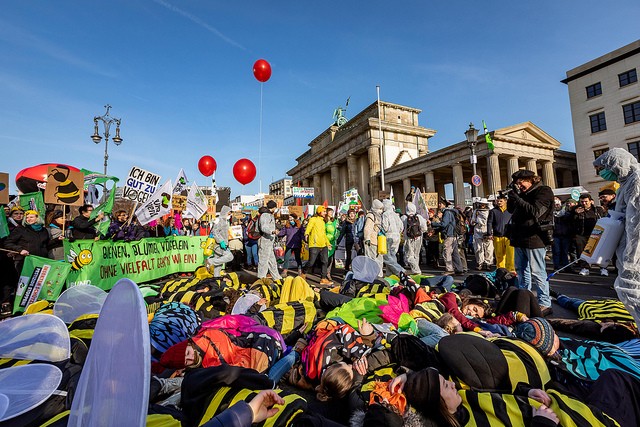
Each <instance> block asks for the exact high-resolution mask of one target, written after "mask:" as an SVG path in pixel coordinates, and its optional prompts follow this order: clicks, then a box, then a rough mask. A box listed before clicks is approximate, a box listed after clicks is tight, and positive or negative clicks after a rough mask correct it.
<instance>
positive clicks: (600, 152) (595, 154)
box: [593, 148, 609, 160]
mask: <svg viewBox="0 0 640 427" xmlns="http://www.w3.org/2000/svg"><path fill="white" fill-rule="evenodd" d="M607 151H609V149H608V148H600V149H598V150H593V158H594V160H595V159H597V158H598V157H600V156H602V155H603V154H604V153H606V152H607Z"/></svg>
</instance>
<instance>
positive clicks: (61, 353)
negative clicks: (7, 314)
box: [0, 314, 71, 362]
mask: <svg viewBox="0 0 640 427" xmlns="http://www.w3.org/2000/svg"><path fill="white" fill-rule="evenodd" d="M70 354H71V344H70V342H69V331H68V329H67V325H65V324H64V322H63V321H62V320H60V319H58V318H57V317H56V316H52V315H50V314H29V315H26V316H20V317H14V318H11V319H6V320H3V321H2V322H0V358H4V359H18V360H41V361H46V362H61V361H63V360H67V359H68V358H69V357H70Z"/></svg>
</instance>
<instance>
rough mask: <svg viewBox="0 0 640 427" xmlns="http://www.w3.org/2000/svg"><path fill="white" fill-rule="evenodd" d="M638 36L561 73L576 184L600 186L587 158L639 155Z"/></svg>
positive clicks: (595, 189) (594, 188) (593, 191)
mask: <svg viewBox="0 0 640 427" xmlns="http://www.w3.org/2000/svg"><path fill="white" fill-rule="evenodd" d="M638 71H640V40H637V41H635V42H633V43H631V44H628V45H626V46H624V47H621V48H620V49H617V50H614V51H613V52H609V53H607V54H606V55H603V56H601V57H599V58H596V59H594V60H592V61H589V62H587V63H586V64H583V65H580V66H579V67H576V68H574V69H572V70H569V71H567V78H566V79H564V80H562V82H563V83H565V84H566V85H567V87H568V88H569V100H570V105H571V117H572V122H573V137H574V140H575V145H576V158H577V162H578V173H579V177H580V184H581V185H582V186H583V187H585V188H586V189H587V190H588V191H589V192H590V193H591V194H592V195H595V194H597V192H598V189H599V188H600V187H601V186H603V185H604V181H603V180H602V179H601V178H600V177H599V176H598V175H597V174H596V172H595V170H594V168H593V160H595V158H597V157H598V156H599V155H600V154H602V153H604V152H605V151H607V150H608V149H610V148H613V147H619V148H624V149H626V150H629V152H631V153H632V154H634V155H635V156H636V158H640V84H639V83H638Z"/></svg>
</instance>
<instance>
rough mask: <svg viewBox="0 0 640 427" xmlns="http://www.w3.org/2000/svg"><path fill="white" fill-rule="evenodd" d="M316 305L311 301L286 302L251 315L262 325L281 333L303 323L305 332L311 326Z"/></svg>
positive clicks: (286, 332)
mask: <svg viewBox="0 0 640 427" xmlns="http://www.w3.org/2000/svg"><path fill="white" fill-rule="evenodd" d="M316 311H317V310H316V307H315V306H314V304H313V302H311V301H301V302H296V301H293V302H287V303H281V304H276V305H274V306H273V307H269V308H268V309H266V310H264V311H262V312H260V313H258V314H256V315H254V316H253V318H254V319H256V320H257V321H258V322H260V323H261V324H262V325H265V326H268V327H270V328H272V329H275V330H276V331H278V332H280V334H281V335H287V334H290V333H291V332H293V331H294V330H296V329H298V328H300V327H301V326H302V325H304V324H305V323H306V324H307V327H306V328H305V331H304V332H305V333H307V332H309V331H310V330H311V328H313V322H314V321H315V318H316Z"/></svg>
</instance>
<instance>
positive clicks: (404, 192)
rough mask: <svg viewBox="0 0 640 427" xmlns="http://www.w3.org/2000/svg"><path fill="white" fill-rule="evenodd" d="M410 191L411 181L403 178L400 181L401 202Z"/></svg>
mask: <svg viewBox="0 0 640 427" xmlns="http://www.w3.org/2000/svg"><path fill="white" fill-rule="evenodd" d="M410 191H411V179H409V178H404V179H403V180H402V200H404V198H405V197H407V194H409V192H410ZM397 198H398V196H396V199H397Z"/></svg>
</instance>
